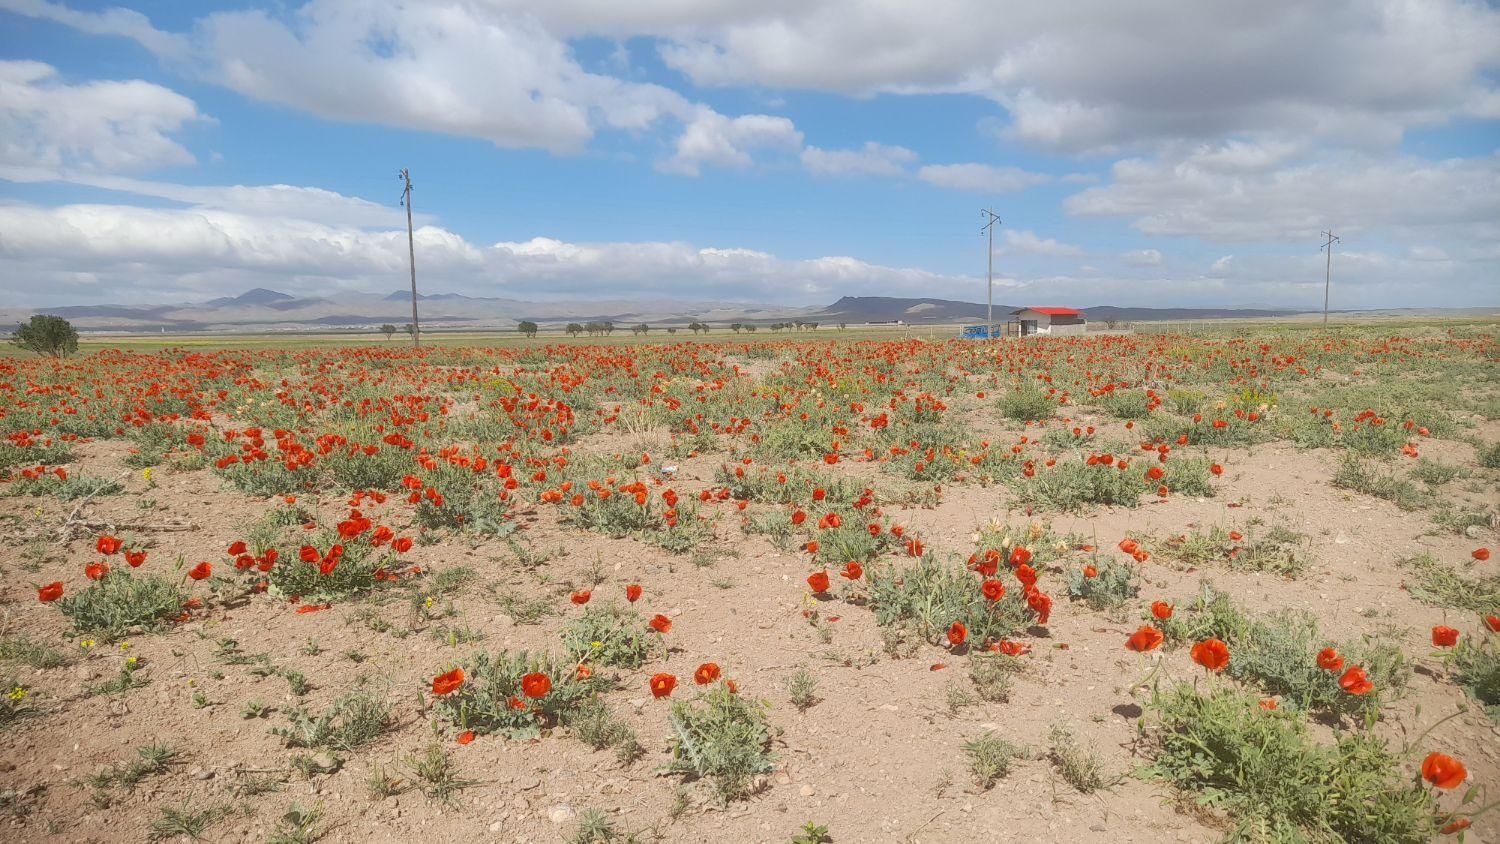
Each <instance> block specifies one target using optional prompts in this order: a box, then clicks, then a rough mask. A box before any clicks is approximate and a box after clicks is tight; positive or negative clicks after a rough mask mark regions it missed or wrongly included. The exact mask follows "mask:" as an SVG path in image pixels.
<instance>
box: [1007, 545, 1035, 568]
mask: <svg viewBox="0 0 1500 844" xmlns="http://www.w3.org/2000/svg"><path fill="white" fill-rule="evenodd" d="M1029 562H1031V549H1029V548H1027V547H1025V546H1022V545H1017V546H1016V547H1015V549H1014V550H1013V551H1011V552H1010V564H1011V565H1013V566H1024V565H1026V564H1027V563H1029Z"/></svg>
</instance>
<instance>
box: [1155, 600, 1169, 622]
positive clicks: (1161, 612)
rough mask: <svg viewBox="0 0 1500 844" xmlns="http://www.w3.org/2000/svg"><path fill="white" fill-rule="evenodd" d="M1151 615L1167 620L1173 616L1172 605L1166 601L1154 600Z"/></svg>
mask: <svg viewBox="0 0 1500 844" xmlns="http://www.w3.org/2000/svg"><path fill="white" fill-rule="evenodd" d="M1151 615H1153V616H1155V617H1156V618H1157V620H1159V621H1166V620H1167V619H1169V618H1171V617H1172V605H1171V604H1169V603H1167V602H1166V601H1153V602H1152V603H1151Z"/></svg>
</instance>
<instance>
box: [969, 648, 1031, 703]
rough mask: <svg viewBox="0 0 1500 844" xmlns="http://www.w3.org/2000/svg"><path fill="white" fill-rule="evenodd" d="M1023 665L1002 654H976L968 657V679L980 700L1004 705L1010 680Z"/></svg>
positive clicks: (1015, 658)
mask: <svg viewBox="0 0 1500 844" xmlns="http://www.w3.org/2000/svg"><path fill="white" fill-rule="evenodd" d="M1024 667H1025V665H1024V663H1022V662H1021V659H1020V657H1014V656H1011V655H1009V654H1004V653H976V654H973V655H972V656H970V657H969V679H970V680H972V681H973V682H974V690H975V691H976V692H977V693H978V694H979V697H980V699H981V700H985V701H988V702H990V703H1005V702H1006V701H1007V700H1009V699H1010V689H1011V683H1012V678H1014V677H1015V675H1017V674H1019V673H1021V671H1022V670H1023V669H1024Z"/></svg>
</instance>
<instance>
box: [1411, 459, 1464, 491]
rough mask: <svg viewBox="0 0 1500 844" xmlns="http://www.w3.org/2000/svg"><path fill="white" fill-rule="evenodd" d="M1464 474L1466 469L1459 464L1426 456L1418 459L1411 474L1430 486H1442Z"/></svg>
mask: <svg viewBox="0 0 1500 844" xmlns="http://www.w3.org/2000/svg"><path fill="white" fill-rule="evenodd" d="M1462 474H1464V470H1463V469H1461V468H1459V467H1457V466H1449V465H1448V464H1446V463H1439V462H1438V461H1436V460H1428V459H1427V458H1426V457H1423V458H1422V459H1420V460H1418V461H1417V465H1415V466H1413V467H1412V469H1411V476H1412V477H1413V478H1416V479H1417V480H1419V481H1421V482H1422V483H1424V484H1427V485H1428V486H1429V487H1434V486H1442V485H1443V484H1445V483H1448V482H1449V481H1451V480H1453V479H1454V478H1457V477H1459V476H1460V475H1462Z"/></svg>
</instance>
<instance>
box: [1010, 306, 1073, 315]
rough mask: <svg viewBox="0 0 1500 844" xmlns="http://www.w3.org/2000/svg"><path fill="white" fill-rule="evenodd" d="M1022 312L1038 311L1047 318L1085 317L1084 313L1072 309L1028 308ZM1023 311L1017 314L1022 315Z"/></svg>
mask: <svg viewBox="0 0 1500 844" xmlns="http://www.w3.org/2000/svg"><path fill="white" fill-rule="evenodd" d="M1021 311H1036V312H1037V313H1039V314H1046V315H1047V316H1083V311H1078V310H1074V309H1072V308H1036V307H1031V306H1027V307H1024V308H1022V309H1021ZM1021 311H1016V313H1020V312H1021Z"/></svg>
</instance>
